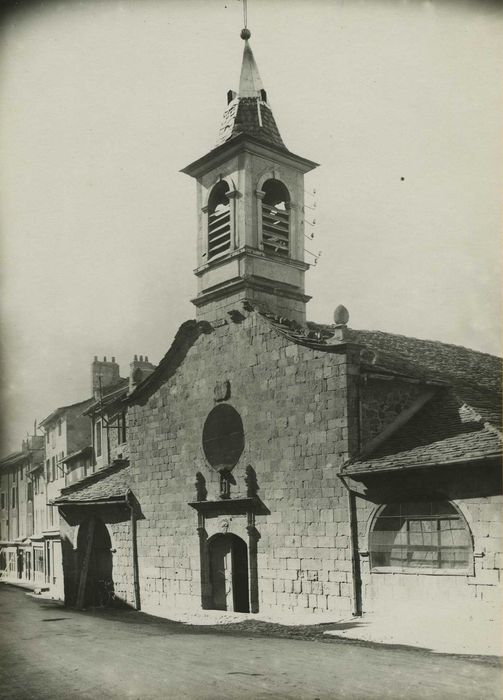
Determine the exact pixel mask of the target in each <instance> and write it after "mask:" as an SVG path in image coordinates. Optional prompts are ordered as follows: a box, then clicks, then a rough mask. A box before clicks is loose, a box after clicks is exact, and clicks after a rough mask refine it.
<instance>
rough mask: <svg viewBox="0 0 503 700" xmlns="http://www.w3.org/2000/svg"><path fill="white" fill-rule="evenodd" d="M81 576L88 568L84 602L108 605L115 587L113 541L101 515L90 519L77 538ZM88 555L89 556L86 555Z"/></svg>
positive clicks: (90, 604) (80, 529) (85, 603)
mask: <svg viewBox="0 0 503 700" xmlns="http://www.w3.org/2000/svg"><path fill="white" fill-rule="evenodd" d="M77 551H78V560H79V572H80V574H79V578H80V577H82V575H83V573H84V575H85V573H86V572H83V569H84V568H85V567H86V560H87V575H85V595H84V605H85V606H86V607H88V606H96V605H105V604H107V601H108V599H109V598H110V592H111V591H113V589H114V583H113V560H112V543H111V541H110V535H109V534H108V530H107V528H106V526H105V523H104V522H103V521H102V520H101V519H100V518H93V519H92V520H86V521H84V522H83V523H82V525H81V526H80V528H79V534H78V537H77ZM86 554H88V556H86Z"/></svg>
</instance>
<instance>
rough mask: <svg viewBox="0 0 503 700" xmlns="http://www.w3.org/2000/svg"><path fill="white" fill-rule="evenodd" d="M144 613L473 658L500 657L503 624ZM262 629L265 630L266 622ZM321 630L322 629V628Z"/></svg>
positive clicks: (437, 618) (435, 617)
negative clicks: (300, 630)
mask: <svg viewBox="0 0 503 700" xmlns="http://www.w3.org/2000/svg"><path fill="white" fill-rule="evenodd" d="M143 612H144V613H147V614H150V615H154V616H157V617H158V616H160V615H162V617H165V618H167V619H169V620H173V621H175V622H182V623H185V624H187V625H197V626H220V625H226V626H231V625H239V624H240V623H241V624H242V623H250V622H253V621H256V622H259V623H266V624H267V623H269V624H270V625H271V626H274V625H282V626H283V625H284V626H286V627H291V628H295V627H297V628H301V627H303V628H305V630H306V632H307V630H308V629H309V628H311V629H312V631H313V632H314V631H315V630H316V631H317V632H321V631H322V634H323V635H326V636H331V637H337V638H340V639H346V640H354V641H363V642H370V643H373V644H386V645H388V644H389V645H399V646H410V647H414V648H418V649H425V650H429V651H432V652H435V653H441V654H468V655H473V656H503V625H502V623H501V622H500V621H499V619H498V618H497V617H496V616H495V619H494V620H481V619H478V618H477V617H475V616H471V617H469V618H468V617H467V618H460V617H457V618H455V617H452V616H450V617H447V616H445V615H444V616H442V614H441V613H437V614H434V613H433V614H432V613H430V614H429V615H428V616H423V617H420V616H419V615H417V616H415V617H414V618H412V616H410V615H406V614H403V613H400V614H397V613H394V614H393V613H388V614H387V615H386V616H377V615H371V614H368V615H364V616H363V617H350V618H341V617H336V616H332V617H330V616H323V615H316V614H312V613H293V612H291V613H285V612H277V613H273V614H263V613H257V614H250V613H235V612H225V611H220V610H196V611H190V612H189V611H185V612H182V611H177V610H175V609H171V608H170V609H166V608H163V609H162V611H161V610H160V609H159V608H157V609H144V610H143ZM261 628H262V630H263V631H264V632H265V633H267V628H266V627H265V625H261ZM321 628H322V630H321Z"/></svg>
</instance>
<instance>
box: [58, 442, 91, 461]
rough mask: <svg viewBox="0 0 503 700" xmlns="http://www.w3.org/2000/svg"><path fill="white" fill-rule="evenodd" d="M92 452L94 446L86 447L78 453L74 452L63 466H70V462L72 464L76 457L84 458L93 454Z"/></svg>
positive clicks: (68, 456)
mask: <svg viewBox="0 0 503 700" xmlns="http://www.w3.org/2000/svg"><path fill="white" fill-rule="evenodd" d="M92 451H93V448H92V446H91V445H86V446H85V447H82V448H81V449H80V450H77V451H76V452H72V453H71V454H69V455H67V456H66V457H65V458H64V459H62V460H61V461H62V462H63V464H68V462H71V461H72V460H73V459H75V458H76V457H82V456H83V455H87V454H92Z"/></svg>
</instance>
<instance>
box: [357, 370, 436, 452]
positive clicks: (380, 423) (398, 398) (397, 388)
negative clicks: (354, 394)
mask: <svg viewBox="0 0 503 700" xmlns="http://www.w3.org/2000/svg"><path fill="white" fill-rule="evenodd" d="M422 392H424V389H422V388H421V387H418V386H417V385H414V384H406V383H400V382H396V381H394V382H393V383H391V382H389V381H379V380H375V379H372V380H371V379H369V380H368V381H366V382H365V383H364V384H363V386H362V389H361V403H362V426H361V437H362V445H365V444H366V443H367V442H368V441H369V440H371V439H372V438H374V437H376V435H379V434H380V433H382V431H383V430H384V429H385V428H386V427H387V426H388V425H390V424H391V423H392V422H393V421H394V420H395V419H396V418H397V416H399V415H400V413H402V411H404V410H405V409H406V408H408V407H409V406H410V405H411V404H412V403H413V402H414V401H415V399H417V398H418V396H419V395H420V394H421V393H422Z"/></svg>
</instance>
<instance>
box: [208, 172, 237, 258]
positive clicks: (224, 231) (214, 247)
mask: <svg viewBox="0 0 503 700" xmlns="http://www.w3.org/2000/svg"><path fill="white" fill-rule="evenodd" d="M229 191H230V190H229V185H228V183H227V182H226V181H225V180H221V181H220V182H219V183H218V184H217V185H215V187H214V188H213V189H212V190H211V192H210V196H209V198H208V262H210V261H212V260H217V259H219V258H221V257H223V256H224V255H227V253H228V252H229V250H230V247H231V233H232V232H231V206H230V201H229Z"/></svg>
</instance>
